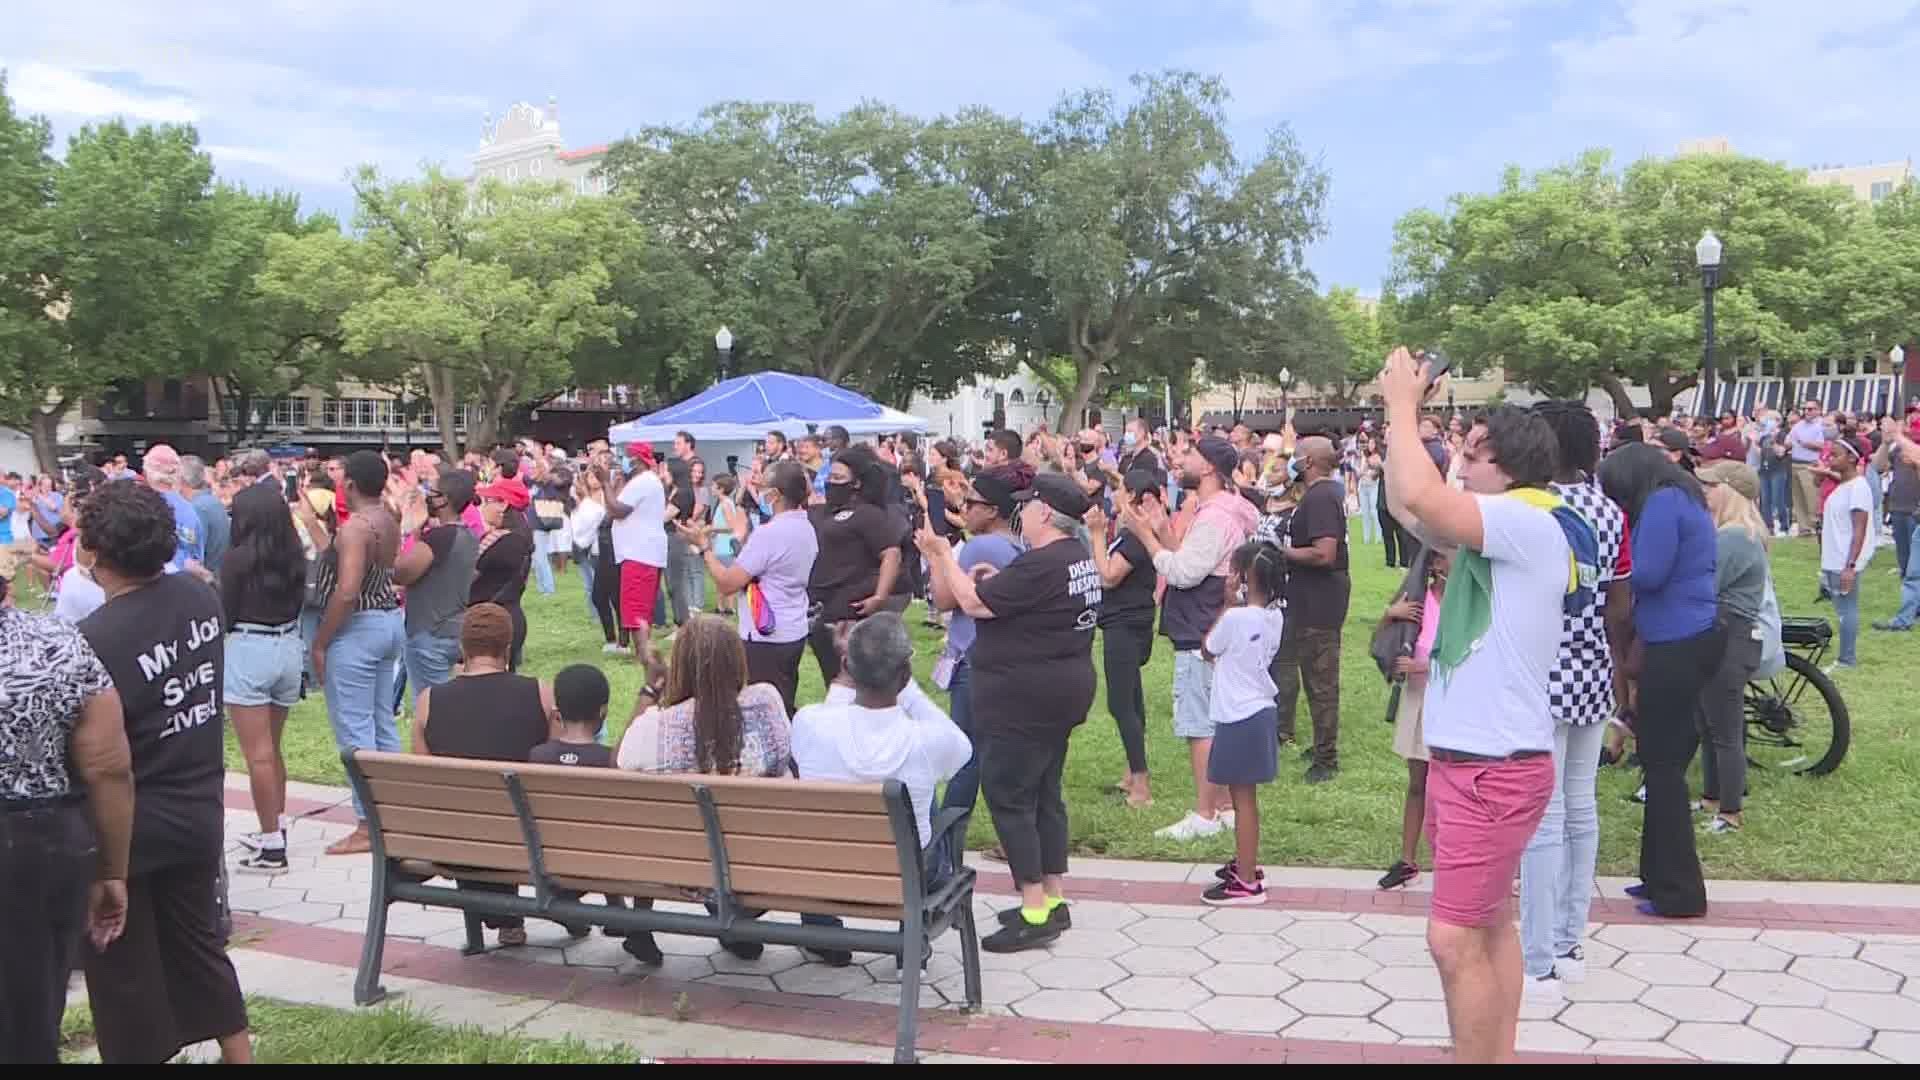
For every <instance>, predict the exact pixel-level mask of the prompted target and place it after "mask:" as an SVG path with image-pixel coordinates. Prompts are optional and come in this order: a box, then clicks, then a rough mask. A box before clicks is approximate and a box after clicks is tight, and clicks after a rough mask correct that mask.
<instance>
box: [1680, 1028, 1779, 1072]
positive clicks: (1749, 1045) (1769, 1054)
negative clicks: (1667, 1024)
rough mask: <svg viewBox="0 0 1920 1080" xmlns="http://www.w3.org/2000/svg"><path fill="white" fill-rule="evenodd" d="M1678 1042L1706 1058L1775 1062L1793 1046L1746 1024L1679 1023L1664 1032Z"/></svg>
mask: <svg viewBox="0 0 1920 1080" xmlns="http://www.w3.org/2000/svg"><path fill="white" fill-rule="evenodd" d="M1666 1041H1667V1044H1668V1045H1669V1046H1677V1047H1679V1048H1680V1049H1682V1050H1685V1051H1686V1052H1687V1053H1689V1054H1692V1055H1693V1056H1694V1057H1697V1058H1701V1059H1703V1060H1706V1061H1728V1062H1739V1063H1755V1064H1763V1065H1777V1064H1779V1063H1780V1062H1783V1061H1785V1060H1786V1059H1787V1052H1788V1051H1789V1050H1791V1049H1792V1047H1790V1046H1788V1045H1787V1044H1786V1043H1783V1042H1781V1041H1780V1040H1779V1039H1776V1038H1774V1037H1773V1036H1771V1035H1769V1034H1767V1033H1766V1032H1764V1031H1755V1030H1753V1029H1752V1028H1750V1027H1747V1026H1746V1025H1745V1024H1681V1025H1680V1026H1679V1027H1677V1028H1674V1029H1673V1031H1672V1032H1671V1033H1670V1034H1668V1035H1667V1039H1666Z"/></svg>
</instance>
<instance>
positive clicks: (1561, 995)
mask: <svg viewBox="0 0 1920 1080" xmlns="http://www.w3.org/2000/svg"><path fill="white" fill-rule="evenodd" d="M1521 997H1522V998H1524V999H1525V1000H1526V1003H1527V1004H1529V1005H1564V1004H1566V1001H1567V993H1566V991H1565V990H1563V989H1561V987H1560V980H1559V979H1558V978H1557V977H1555V976H1554V975H1551V974H1547V975H1542V976H1540V977H1539V978H1537V979H1528V980H1527V987H1526V990H1525V991H1524V992H1523V993H1522V994H1521Z"/></svg>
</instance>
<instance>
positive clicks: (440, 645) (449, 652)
mask: <svg viewBox="0 0 1920 1080" xmlns="http://www.w3.org/2000/svg"><path fill="white" fill-rule="evenodd" d="M406 661H407V681H408V682H410V683H412V684H413V693H414V696H416V697H418V696H419V695H421V694H424V693H426V692H427V691H429V690H431V689H433V688H434V687H436V686H443V685H445V684H447V683H449V682H452V681H453V666H454V665H455V664H457V663H459V662H460V639H459V638H449V637H441V636H439V635H438V634H435V633H434V632H433V631H431V630H424V631H421V632H420V633H418V634H412V635H409V636H408V637H407V644H406Z"/></svg>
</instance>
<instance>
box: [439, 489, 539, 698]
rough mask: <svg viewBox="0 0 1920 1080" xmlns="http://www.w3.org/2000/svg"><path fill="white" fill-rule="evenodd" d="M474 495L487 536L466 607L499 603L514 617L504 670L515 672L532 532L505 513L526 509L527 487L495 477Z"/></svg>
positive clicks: (522, 643)
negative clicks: (510, 642)
mask: <svg viewBox="0 0 1920 1080" xmlns="http://www.w3.org/2000/svg"><path fill="white" fill-rule="evenodd" d="M474 495H476V496H477V497H478V498H479V500H480V516H481V517H482V518H484V519H485V520H486V523H487V535H485V536H483V537H481V538H480V546H479V552H478V554H477V555H476V556H475V558H474V563H473V585H472V587H471V588H470V589H469V590H468V593H467V606H469V607H471V606H473V605H474V604H499V605H500V606H501V607H503V608H505V609H506V611H507V615H508V616H509V617H510V618H512V620H513V644H512V650H511V651H510V652H509V653H508V655H507V670H509V671H518V670H519V669H520V654H521V652H522V651H523V650H524V649H525V648H526V645H527V615H526V612H524V611H522V610H521V608H520V597H521V595H522V594H523V593H525V592H526V589H527V574H528V572H529V571H531V570H532V568H533V534H532V532H531V531H530V530H529V531H522V530H520V529H515V528H513V527H512V526H511V525H509V524H508V513H509V511H512V510H521V511H524V510H525V509H526V503H527V489H526V488H525V487H522V486H521V485H519V484H513V483H509V482H507V481H505V480H495V481H494V482H493V483H491V484H488V485H486V486H485V487H482V488H480V489H479V490H478V491H476V492H474ZM422 689H425V688H424V687H423V688H422Z"/></svg>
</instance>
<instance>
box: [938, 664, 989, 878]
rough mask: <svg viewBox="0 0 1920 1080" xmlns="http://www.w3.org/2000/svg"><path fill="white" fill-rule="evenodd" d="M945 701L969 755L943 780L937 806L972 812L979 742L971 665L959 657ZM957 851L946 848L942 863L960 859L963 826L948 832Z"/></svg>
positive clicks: (976, 792)
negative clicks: (968, 742)
mask: <svg viewBox="0 0 1920 1080" xmlns="http://www.w3.org/2000/svg"><path fill="white" fill-rule="evenodd" d="M947 704H948V707H949V710H950V713H951V715H952V716H953V726H955V727H957V728H959V729H960V732H961V734H963V735H965V736H966V737H967V738H968V739H969V740H971V741H972V742H973V756H972V757H970V758H968V759H967V763H966V764H965V765H962V766H960V771H959V772H957V773H954V774H953V779H951V780H948V781H947V790H946V791H945V792H943V793H942V794H941V797H940V805H939V809H941V810H945V809H948V808H950V807H956V806H957V807H959V808H960V809H962V810H965V811H966V812H967V813H968V814H972V813H973V807H974V803H975V802H977V801H978V800H979V798H980V743H979V740H978V737H977V736H976V735H975V734H974V730H973V665H972V664H970V663H968V662H967V661H966V660H965V659H962V660H961V661H960V662H959V663H957V664H955V665H954V666H953V678H952V680H951V681H949V682H948V683H947ZM952 835H953V837H954V843H955V844H956V845H957V846H959V847H960V848H961V850H959V851H948V852H947V853H946V855H945V859H946V865H949V866H958V865H960V864H961V863H962V862H963V861H964V855H965V854H966V852H965V847H966V842H967V841H966V836H967V831H966V829H964V828H962V829H960V830H958V831H957V832H955V833H953V834H952Z"/></svg>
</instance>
